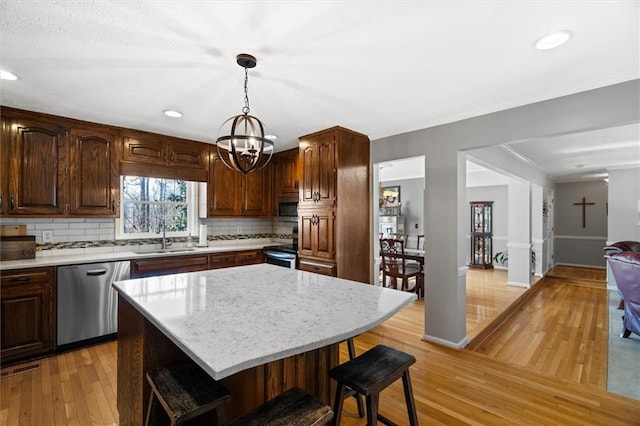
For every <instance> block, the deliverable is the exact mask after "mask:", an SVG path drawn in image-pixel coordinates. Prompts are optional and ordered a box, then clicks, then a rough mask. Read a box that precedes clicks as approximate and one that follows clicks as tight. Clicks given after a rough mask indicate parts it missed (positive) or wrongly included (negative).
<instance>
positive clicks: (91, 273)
mask: <svg viewBox="0 0 640 426" xmlns="http://www.w3.org/2000/svg"><path fill="white" fill-rule="evenodd" d="M106 273H107V270H106V269H105V268H101V269H91V270H89V271H87V276H88V277H93V276H98V275H104V274H106Z"/></svg>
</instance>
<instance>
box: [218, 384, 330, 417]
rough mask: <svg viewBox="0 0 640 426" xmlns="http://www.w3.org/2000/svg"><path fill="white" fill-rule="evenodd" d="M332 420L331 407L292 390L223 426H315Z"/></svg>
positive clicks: (294, 389)
mask: <svg viewBox="0 0 640 426" xmlns="http://www.w3.org/2000/svg"><path fill="white" fill-rule="evenodd" d="M332 418H333V411H331V407H329V406H328V405H326V404H325V403H323V402H321V401H319V400H318V399H316V398H314V397H313V396H311V395H309V394H308V393H306V392H305V391H303V390H301V389H298V388H292V389H289V390H288V391H286V392H285V393H282V394H280V395H278V396H276V397H275V398H273V399H271V400H269V401H267V402H265V403H264V404H262V405H260V406H259V407H256V408H255V409H254V410H252V411H250V412H248V413H247V414H245V415H243V416H241V417H239V418H237V419H235V420H234V421H232V422H231V423H229V424H228V425H225V426H315V425H324V424H326V423H328V422H329V421H330V420H331V419H332Z"/></svg>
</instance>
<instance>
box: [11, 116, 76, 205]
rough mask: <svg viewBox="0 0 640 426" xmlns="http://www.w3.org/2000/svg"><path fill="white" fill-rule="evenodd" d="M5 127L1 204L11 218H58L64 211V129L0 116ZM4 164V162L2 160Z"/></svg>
mask: <svg viewBox="0 0 640 426" xmlns="http://www.w3.org/2000/svg"><path fill="white" fill-rule="evenodd" d="M3 124H4V126H6V127H9V129H10V130H9V131H8V133H9V135H8V136H9V138H8V140H7V141H5V140H4V138H3V145H4V144H5V142H8V146H7V148H6V151H7V152H8V157H7V160H8V164H7V166H8V167H7V169H8V171H7V180H8V188H7V189H8V190H7V194H6V197H8V199H6V200H4V199H3V203H5V202H6V203H7V209H6V211H7V213H8V214H11V215H43V214H45V215H61V214H63V213H65V211H66V199H65V196H66V186H65V178H66V167H67V155H66V154H67V145H66V142H67V138H66V136H67V135H66V129H65V128H64V127H62V126H60V125H58V124H56V123H51V122H49V121H45V120H37V119H34V118H29V117H15V118H10V117H3ZM3 164H6V161H3Z"/></svg>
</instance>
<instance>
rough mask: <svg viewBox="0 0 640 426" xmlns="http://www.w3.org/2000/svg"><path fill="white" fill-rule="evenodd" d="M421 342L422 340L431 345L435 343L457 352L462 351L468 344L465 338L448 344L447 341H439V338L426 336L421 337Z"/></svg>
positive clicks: (467, 339)
mask: <svg viewBox="0 0 640 426" xmlns="http://www.w3.org/2000/svg"><path fill="white" fill-rule="evenodd" d="M422 340H424V341H426V342H431V343H436V344H438V345H442V346H446V347H448V348H452V349H455V350H458V351H461V350H462V349H464V348H465V347H466V346H467V345H468V344H469V338H467V336H465V337H464V339H462V340H460V341H459V342H457V343H456V342H450V341H449V340H444V339H441V338H439V337H434V336H429V335H427V334H425V335H424V336H422Z"/></svg>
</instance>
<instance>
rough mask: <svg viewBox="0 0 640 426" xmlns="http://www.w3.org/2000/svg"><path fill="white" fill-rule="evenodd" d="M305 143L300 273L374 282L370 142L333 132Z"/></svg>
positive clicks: (316, 135)
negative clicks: (305, 272) (314, 273)
mask: <svg viewBox="0 0 640 426" xmlns="http://www.w3.org/2000/svg"><path fill="white" fill-rule="evenodd" d="M299 139H300V145H299V156H300V157H299V161H300V168H301V171H302V182H301V185H300V201H299V204H298V232H299V245H298V257H299V268H300V269H302V270H305V271H310V272H317V273H322V274H325V275H332V276H336V277H338V278H345V279H349V280H354V281H360V282H365V283H370V282H371V259H370V257H371V256H370V253H371V214H370V212H371V198H370V192H371V191H370V188H371V185H370V173H369V170H370V169H369V138H368V137H367V136H366V135H363V134H361V133H357V132H354V131H352V130H349V129H345V128H343V127H332V128H330V129H326V130H322V131H320V132H316V133H312V134H310V135H306V136H302V137H300V138H299Z"/></svg>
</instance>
